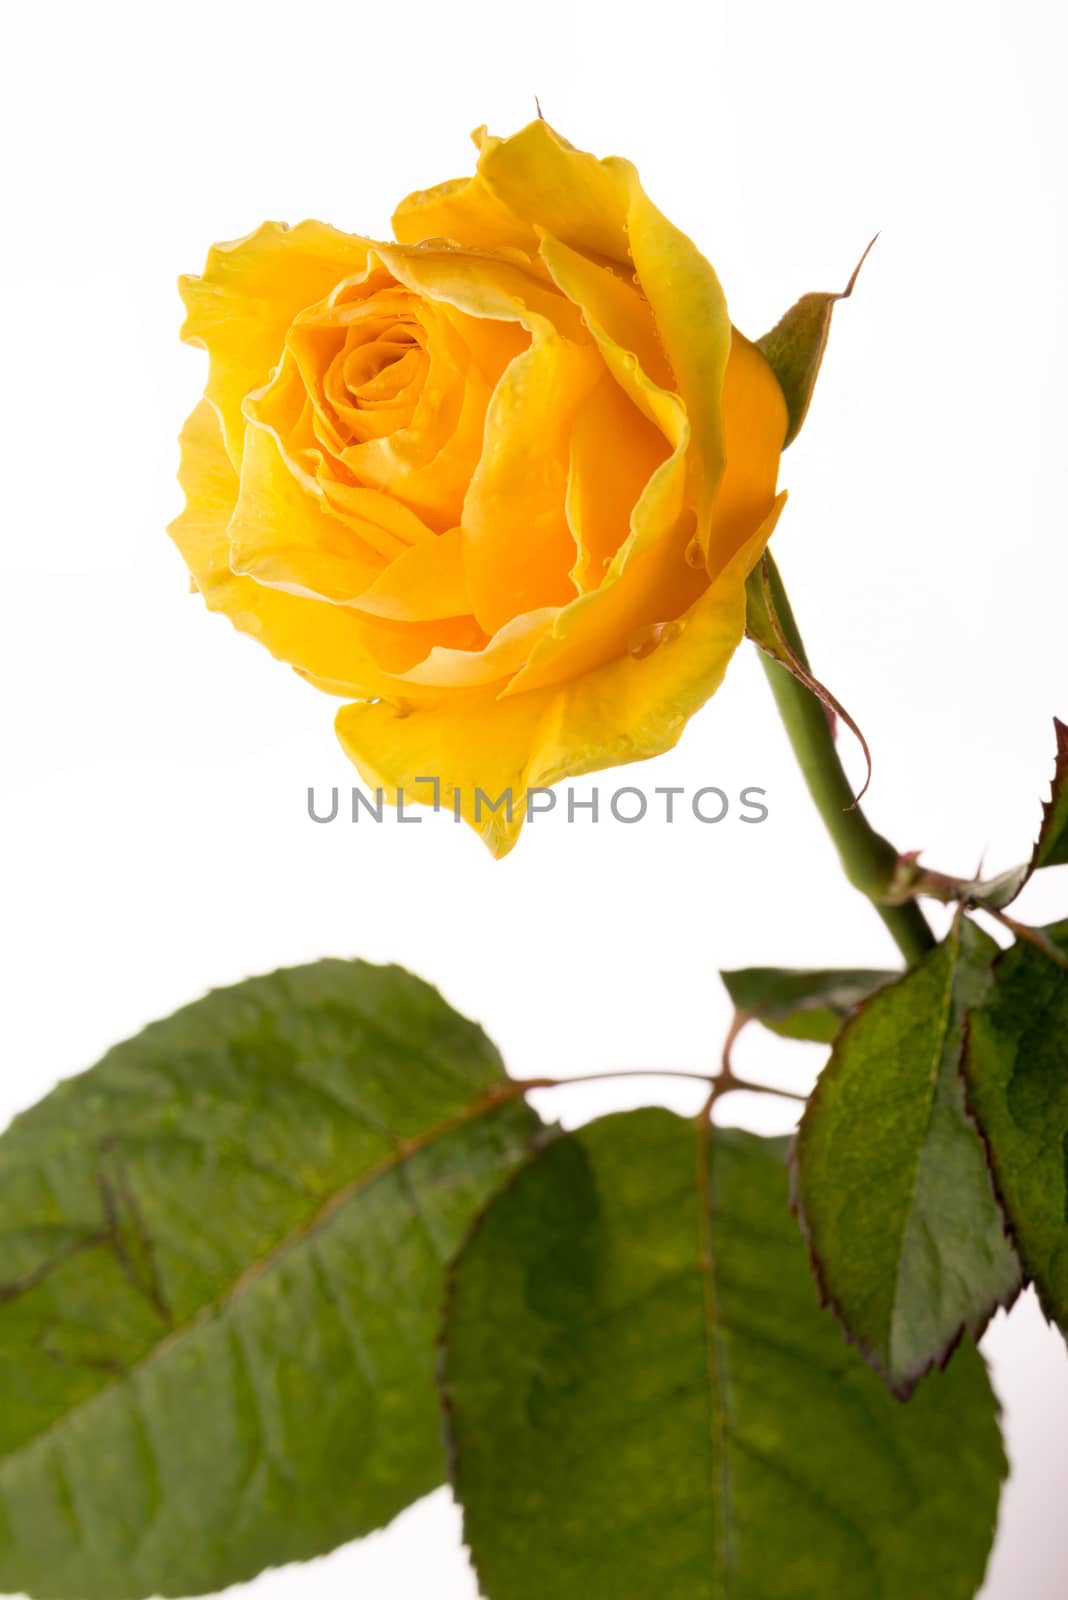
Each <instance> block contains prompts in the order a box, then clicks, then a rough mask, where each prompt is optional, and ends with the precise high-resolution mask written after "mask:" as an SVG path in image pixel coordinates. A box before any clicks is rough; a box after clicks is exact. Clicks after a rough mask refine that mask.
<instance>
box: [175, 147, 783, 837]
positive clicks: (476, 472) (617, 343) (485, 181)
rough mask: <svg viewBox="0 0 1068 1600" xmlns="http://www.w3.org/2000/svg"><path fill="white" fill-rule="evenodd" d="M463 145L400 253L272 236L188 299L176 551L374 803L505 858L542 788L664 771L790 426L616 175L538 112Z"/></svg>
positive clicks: (390, 247)
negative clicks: (627, 767)
mask: <svg viewBox="0 0 1068 1600" xmlns="http://www.w3.org/2000/svg"><path fill="white" fill-rule="evenodd" d="M476 140H477V143H478V145H479V151H480V154H479V160H478V168H477V171H476V174H475V176H474V177H473V178H470V179H461V180H458V181H455V182H452V183H446V184H442V185H441V186H440V187H438V188H436V189H430V190H426V191H425V192H421V193H418V194H414V195H412V196H410V198H409V199H407V200H405V201H404V202H403V203H402V205H401V206H400V207H399V209H398V210H397V212H396V214H395V216H394V219H393V226H394V232H395V234H396V242H391V243H385V244H382V243H377V242H375V241H373V240H370V239H363V238H359V237H357V236H355V235H353V234H348V233H340V232H338V231H337V230H336V229H334V228H331V227H328V226H326V225H325V224H324V223H320V222H303V223H300V224H299V225H298V226H297V227H294V228H286V227H283V226H282V225H280V224H277V223H266V224H265V225H264V226H263V227H262V228H260V229H258V230H257V231H256V232H255V233H253V234H250V235H249V236H248V238H246V239H241V240H239V241H238V242H237V243H235V244H226V245H219V246H216V247H215V248H214V249H213V250H212V251H211V252H210V254H209V256H208V262H207V266H206V268H205V271H204V274H203V276H202V277H190V278H186V279H184V280H183V282H182V294H183V297H184V300H185V303H186V307H187V310H188V318H187V321H186V323H185V326H184V328H183V337H185V338H186V339H188V340H189V341H190V342H191V343H194V344H199V345H203V346H206V348H207V351H208V355H209V359H210V365H209V376H208V383H207V389H206V393H205V398H204V400H203V401H202V402H201V403H200V405H198V406H197V408H196V410H195V411H194V412H193V414H192V416H191V417H190V418H189V420H188V422H187V424H186V426H185V429H184V431H183V434H182V466H181V480H182V484H183V487H184V488H185V491H186V498H187V505H186V509H185V511H184V512H183V514H182V515H181V516H180V517H179V518H178V519H177V521H176V522H175V523H174V524H173V525H172V528H171V533H172V535H173V537H174V539H175V541H176V542H177V544H178V547H179V549H180V550H181V552H182V555H183V556H184V558H185V560H186V562H187V564H188V566H189V568H190V571H191V572H192V575H193V578H194V580H195V583H196V586H197V588H198V589H199V591H200V593H201V594H202V595H203V597H204V600H205V601H206V603H207V605H208V606H210V607H211V608H212V609H213V610H218V611H222V612H225V614H226V615H227V616H228V617H229V618H230V620H231V622H233V623H234V625H235V626H236V627H238V628H240V629H241V630H242V631H244V632H246V633H250V634H252V635H253V636H254V637H255V638H257V639H259V640H260V642H261V643H262V644H265V645H266V646H267V648H268V649H269V650H270V651H271V652H272V653H273V654H274V655H276V656H278V657H280V658H281V659H282V660H283V661H287V662H289V663H291V665H292V666H294V667H295V668H296V669H297V671H298V672H300V673H301V674H302V675H303V676H304V677H305V678H307V679H308V681H309V682H310V683H313V684H314V685H315V686H316V687H317V688H319V689H323V690H326V691H327V692H329V693H331V694H336V695H342V696H344V697H345V699H346V700H348V701H350V702H352V703H350V704H347V705H345V706H343V707H342V708H341V710H340V712H339V713H338V717H337V731H338V735H339V737H340V739H341V743H342V745H343V746H344V748H345V750H346V752H347V753H348V754H349V756H350V757H351V758H352V760H353V761H354V762H355V764H356V766H357V767H358V768H359V771H360V773H361V774H362V775H363V777H364V779H365V780H366V781H367V782H368V783H369V784H370V785H372V786H373V787H379V786H380V787H382V788H383V789H384V790H385V792H386V794H387V796H388V797H389V798H390V799H391V800H392V801H393V802H394V803H395V802H396V796H397V793H398V791H403V795H404V798H405V800H406V801H414V800H424V801H430V800H432V799H433V798H434V796H435V792H437V794H439V795H440V799H441V802H442V803H443V804H445V805H450V806H451V805H453V804H454V803H455V804H456V805H457V806H458V808H459V809H460V810H461V811H462V814H463V815H464V816H465V817H466V818H467V820H468V821H470V822H472V823H473V824H474V825H475V826H476V827H477V828H478V829H479V831H480V833H481V834H482V835H483V837H484V838H485V839H486V841H487V843H488V844H489V845H490V847H491V849H492V850H493V851H494V852H495V853H496V854H498V855H502V854H504V852H505V851H506V850H508V849H509V848H510V847H511V845H512V844H514V842H515V839H516V837H517V835H518V832H519V828H520V826H521V824H522V820H523V815H524V797H525V795H526V792H527V791H528V790H529V789H532V788H535V787H540V786H543V785H548V784H551V783H554V782H556V781H557V780H558V779H560V778H564V777H567V776H570V775H575V774H579V773H585V772H591V771H593V770H595V769H598V768H602V767H609V766H614V765H616V764H617V763H620V762H625V761H636V760H641V759H643V758H645V757H647V756H653V755H657V754H659V753H660V752H661V751H663V750H666V749H668V748H669V747H670V746H671V745H673V744H674V743H675V742H676V740H677V739H678V737H679V734H680V733H681V731H682V729H683V727H684V726H685V724H686V722H687V720H688V719H689V717H690V716H692V714H693V713H694V712H695V711H696V710H697V709H698V707H700V706H701V705H702V704H703V703H704V702H705V700H706V699H707V698H708V697H709V695H711V694H712V692H713V691H714V690H715V689H716V688H717V686H718V685H719V683H720V681H721V679H722V677H723V674H724V671H725V669H726V665H727V662H728V660H729V658H730V656H731V654H732V652H733V651H734V649H735V648H736V646H737V645H738V643H739V641H740V640H741V638H742V635H743V631H744V626H745V595H744V589H745V580H746V577H747V576H748V574H749V572H750V571H751V570H752V568H753V566H754V565H755V563H756V562H757V561H758V560H759V558H760V554H761V551H762V550H763V547H764V545H765V543H766V541H767V539H768V537H769V535H770V533H771V530H772V527H773V526H774V523H775V519H776V517H777V515H778V512H779V510H780V508H781V504H782V500H783V498H784V497H783V496H779V497H778V498H776V477H777V472H778V463H779V454H780V451H781V449H782V446H783V440H784V436H785V432H786V421H787V418H786V405H785V402H784V400H783V397H782V393H781V391H780V389H779V386H778V384H777V382H776V380H775V377H774V376H773V374H772V372H771V369H770V367H769V366H768V365H767V363H766V361H765V360H764V358H763V356H762V355H761V354H760V352H759V351H758V350H757V349H756V347H755V346H754V345H753V344H751V343H750V342H749V341H748V340H747V339H745V338H743V337H742V335H741V334H739V333H738V332H737V331H736V330H734V329H732V327H731V323H730V320H729V318H728V315H727V309H726V305H725V302H724V298H723V293H722V290H721V289H720V285H719V282H718V280H717V278H716V275H715V273H714V272H713V270H712V268H711V267H710V266H709V264H708V262H707V261H706V260H705V259H704V257H703V256H702V255H701V254H700V253H699V251H698V250H697V249H696V248H695V246H694V245H693V244H692V243H691V241H690V240H689V239H688V238H686V236H685V235H684V234H682V233H680V232H679V230H678V229H677V228H675V227H673V226H672V224H671V223H670V222H668V221H667V220H666V218H665V217H663V216H662V215H661V213H660V212H659V211H658V210H657V209H656V207H655V206H654V205H653V204H652V202H651V201H650V200H649V199H648V198H647V197H646V195H645V194H644V192H643V190H642V188H641V185H640V183H639V181H638V176H637V173H636V172H635V170H634V168H633V167H632V166H631V165H630V164H629V163H628V162H626V161H621V160H618V159H615V158H612V159H609V160H606V161H598V160H596V159H595V158H594V157H593V156H590V155H586V154H584V153H583V152H581V151H578V150H575V149H573V148H572V147H571V146H570V145H568V144H567V143H566V142H565V141H564V140H563V139H561V138H560V136H559V135H558V134H556V133H554V132H553V130H552V129H551V128H550V127H549V126H548V124H547V123H545V122H542V121H538V122H534V123H532V124H531V125H530V126H529V127H527V128H524V129H523V131H522V132H521V133H518V134H516V135H515V137H514V138H511V139H503V140H502V139H495V138H490V137H487V136H486V134H485V133H484V132H481V133H479V134H478V135H476ZM431 779H436V780H438V783H437V784H436V785H435V784H433V783H431V781H430V780H431ZM505 792H508V793H509V794H510V796H511V806H510V810H511V816H510V817H509V815H508V809H509V808H508V807H505V806H501V807H499V808H498V809H497V810H492V809H490V807H489V805H488V804H487V803H486V801H485V799H484V798H483V797H484V796H488V797H489V799H490V800H491V801H493V800H496V799H497V798H498V797H499V796H500V795H502V794H503V793H505ZM454 797H455V799H454Z"/></svg>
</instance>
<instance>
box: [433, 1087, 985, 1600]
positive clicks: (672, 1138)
mask: <svg viewBox="0 0 1068 1600" xmlns="http://www.w3.org/2000/svg"><path fill="white" fill-rule="evenodd" d="M785 1154H786V1144H785V1141H782V1140H764V1139H758V1138H756V1137H755V1136H753V1135H752V1134H747V1133H741V1132H737V1131H733V1130H732V1131H729V1132H723V1131H716V1132H715V1133H711V1134H710V1133H709V1131H708V1130H707V1129H705V1130H702V1129H699V1128H698V1126H697V1124H696V1123H694V1122H690V1121H684V1120H683V1119H682V1118H679V1117H676V1116H673V1115H671V1114H670V1113H668V1112H666V1111H661V1110H655V1109H647V1110H644V1111H638V1112H631V1113H628V1114H625V1115H621V1116H613V1117H608V1118H606V1119H604V1120H603V1121H600V1122H596V1123H593V1124H591V1125H590V1126H588V1127H586V1128H583V1129H582V1130H581V1131H580V1132H579V1133H577V1134H571V1135H568V1136H567V1137H565V1138H562V1139H560V1140H558V1141H557V1142H555V1143H554V1144H552V1145H550V1146H549V1148H548V1149H547V1150H545V1151H544V1152H543V1153H542V1154H541V1155H540V1156H538V1157H537V1158H536V1159H535V1160H534V1161H533V1162H532V1163H530V1164H529V1165H528V1166H526V1167H525V1168H524V1169H522V1170H521V1171H520V1173H519V1175H518V1177H517V1178H516V1179H515V1180H514V1181H513V1183H512V1184H511V1185H510V1186H509V1187H508V1188H507V1189H506V1190H505V1191H504V1192H503V1193H502V1194H501V1195H500V1196H499V1197H498V1198H497V1199H496V1200H495V1201H494V1202H493V1203H492V1204H491V1206H490V1207H489V1209H488V1211H487V1212H486V1214H485V1216H484V1217H483V1219H482V1221H481V1222H480V1224H478V1225H477V1226H476V1228H475V1229H474V1231H473V1233H472V1235H471V1238H470V1240H469V1241H468V1243H467V1245H466V1246H465V1248H464V1250H463V1252H462V1254H461V1256H460V1258H459V1262H458V1264H457V1266H456V1268H455V1269H454V1277H453V1284H452V1291H451V1298H450V1304H449V1307H448V1312H447V1317H446V1324H445V1348H444V1355H443V1388H444V1397H445V1402H446V1408H447V1415H448V1417H449V1427H450V1432H451V1443H452V1458H453V1474H454V1481H455V1484H456V1488H457V1491H458V1493H459V1496H460V1499H461V1500H462V1502H463V1506H464V1512H465V1531H466V1537H467V1540H468V1543H469V1545H470V1547H471V1550H472V1553H473V1556H474V1560H475V1565H476V1567H477V1569H478V1574H479V1578H480V1582H481V1588H482V1592H483V1594H485V1595H486V1596H488V1597H489V1600H545V1597H546V1596H552V1600H590V1597H592V1596H602V1595H611V1596H612V1597H613V1600H728V1597H729V1600H770V1597H771V1596H774V1597H775V1600H813V1597H814V1596H820V1597H823V1596H833V1597H834V1600H873V1597H874V1596H883V1597H885V1600H905V1597H910V1600H911V1597H913V1596H921V1595H924V1596H926V1595H932V1596H933V1595H937V1596H938V1600H966V1597H968V1596H971V1595H972V1594H974V1592H975V1590H976V1588H977V1587H978V1585H979V1583H980V1581H981V1578H982V1574H983V1570H984V1567H985V1564H986V1559H987V1553H988V1551H989V1548H990V1543H991V1538H992V1534H993V1529H994V1522H995V1516H996V1510H997V1501H998V1489H999V1484H1000V1481H1001V1479H1002V1478H1003V1477H1004V1475H1005V1471H1006V1464H1005V1460H1004V1455H1003V1452H1002V1448H1001V1442H1000V1438H999V1433H998V1427H997V1420H996V1411H997V1408H996V1402H995V1400H994V1397H993V1395H992V1393H991V1390H990V1385H989V1382H988V1380H987V1377H986V1372H985V1369H984V1367H983V1363H982V1360H981V1359H980V1357H979V1356H978V1355H977V1353H976V1351H975V1350H974V1348H971V1347H966V1348H963V1349H962V1350H961V1351H960V1352H959V1354H958V1356H957V1359H956V1360H955V1361H954V1362H953V1364H952V1366H951V1367H950V1368H949V1369H948V1370H947V1371H946V1372H945V1373H942V1374H938V1375H935V1376H933V1377H931V1378H930V1379H928V1381H927V1382H926V1383H924V1384H923V1385H922V1387H921V1388H920V1389H919V1390H918V1391H917V1394H916V1396H915V1398H914V1400H913V1401H912V1403H911V1404H910V1405H908V1406H901V1405H899V1404H898V1403H897V1402H896V1401H894V1400H893V1399H892V1398H891V1397H890V1396H889V1395H888V1394H887V1392H886V1390H885V1389H884V1387H883V1386H882V1384H881V1383H880V1382H879V1380H878V1378H876V1377H875V1376H874V1374H873V1373H872V1372H871V1371H869V1369H868V1368H867V1367H866V1366H865V1365H864V1363H863V1362H862V1361H860V1360H859V1359H858V1357H857V1356H856V1354H855V1353H854V1352H853V1351H851V1350H850V1349H849V1347H848V1345H847V1344H846V1343H845V1341H844V1340H843V1339H842V1337H841V1334H840V1333H839V1331H838V1329H837V1328H836V1326H835V1324H834V1321H833V1319H832V1318H831V1317H829V1316H828V1315H827V1314H826V1313H825V1312H823V1311H821V1310H820V1308H819V1304H818V1300H817V1294H816V1289H815V1285H814V1284H813V1281H812V1278H811V1275H810V1273H809V1270H808V1265H807V1262H806V1260H805V1251H804V1245H803V1243H802V1241H801V1239H800V1238H799V1236H798V1232H797V1228H796V1226H795V1225H794V1223H793V1221H792V1219H791V1217H790V1215H789V1210H788V1195H787V1189H788V1183H787V1175H786V1172H785V1170H784V1161H785Z"/></svg>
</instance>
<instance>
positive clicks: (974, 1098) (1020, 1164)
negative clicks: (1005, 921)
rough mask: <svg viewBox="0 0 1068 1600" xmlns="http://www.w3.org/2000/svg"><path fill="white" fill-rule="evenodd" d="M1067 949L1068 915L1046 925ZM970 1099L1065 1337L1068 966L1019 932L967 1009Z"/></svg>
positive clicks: (1019, 1238)
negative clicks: (986, 988)
mask: <svg viewBox="0 0 1068 1600" xmlns="http://www.w3.org/2000/svg"><path fill="white" fill-rule="evenodd" d="M1042 934H1043V936H1044V937H1045V939H1046V940H1047V941H1048V943H1049V946H1050V947H1051V949H1053V950H1055V951H1056V950H1059V951H1063V952H1065V954H1068V922H1062V923H1058V924H1056V925H1054V926H1053V927H1051V928H1046V929H1043V930H1042ZM964 1072H965V1079H966V1083H967V1091H968V1103H969V1105H970V1107H971V1109H972V1111H973V1112H974V1114H975V1116H976V1118H977V1119H978V1122H979V1125H980V1127H981V1129H982V1132H983V1136H984V1138H985V1139H986V1143H987V1149H988V1152H989V1156H990V1165H991V1170H992V1172H993V1176H994V1183H995V1186H996V1188H997V1191H998V1194H999V1195H1000V1197H1001V1203H1002V1205H1003V1207H1004V1209H1005V1213H1006V1215H1007V1217H1008V1219H1009V1223H1010V1225H1011V1227H1012V1231H1013V1234H1014V1236H1015V1239H1016V1247H1017V1249H1018V1251H1019V1253H1020V1259H1021V1261H1022V1262H1023V1266H1024V1271H1025V1272H1026V1274H1027V1276H1028V1277H1029V1278H1031V1279H1033V1280H1034V1284H1035V1287H1036V1289H1037V1291H1038V1296H1039V1299H1040V1301H1041V1302H1042V1306H1043V1308H1044V1310H1045V1312H1046V1315H1047V1316H1048V1317H1049V1318H1050V1320H1051V1321H1054V1322H1056V1323H1057V1324H1058V1325H1059V1327H1060V1329H1061V1332H1062V1333H1063V1334H1065V1336H1066V1337H1068V970H1066V968H1065V967H1064V966H1061V965H1059V964H1058V962H1057V961H1056V960H1055V959H1053V957H1052V955H1051V954H1048V953H1047V952H1046V950H1043V949H1040V948H1037V947H1036V946H1035V945H1033V944H1031V943H1029V942H1026V941H1021V942H1020V943H1019V944H1015V945H1013V946H1012V947H1011V949H1009V950H1007V951H1006V952H1005V954H1004V955H1003V956H1001V958H1000V959H999V960H998V962H997V965H996V966H995V968H994V985H993V988H992V990H991V993H990V996H989V998H988V1000H987V1002H986V1004H985V1005H984V1006H982V1007H981V1008H980V1009H979V1010H976V1011H973V1012H972V1015H971V1017H970V1019H969V1028H968V1042H967V1048H966V1051H965V1061H964Z"/></svg>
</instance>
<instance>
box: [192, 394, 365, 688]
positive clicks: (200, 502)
mask: <svg viewBox="0 0 1068 1600" xmlns="http://www.w3.org/2000/svg"><path fill="white" fill-rule="evenodd" d="M181 445H182V456H181V466H180V469H179V474H178V476H179V481H180V483H181V485H182V487H183V489H184V490H185V494H186V507H185V510H184V511H183V512H182V513H181V515H180V516H178V517H176V518H175V520H174V521H173V522H172V523H171V525H170V528H169V529H168V532H169V533H170V535H171V538H172V539H173V540H174V542H175V544H176V545H177V546H178V549H179V550H180V551H181V554H182V557H183V559H184V560H185V563H186V565H187V566H188V568H189V570H190V572H191V573H192V575H193V578H194V581H195V582H196V586H197V588H198V590H199V591H200V593H201V595H202V596H203V598H204V602H205V604H206V605H207V606H208V608H209V609H210V610H212V611H221V612H223V613H224V614H225V615H226V616H227V617H228V618H229V620H230V621H231V622H232V623H233V625H234V627H235V628H238V629H240V631H241V632H242V633H248V634H251V635H252V636H253V637H254V638H255V639H257V640H258V641H259V642H260V644H262V645H265V646H266V648H267V649H268V650H269V651H270V652H271V654H272V655H275V656H277V657H279V658H280V659H281V660H283V661H288V662H289V663H290V664H291V665H293V666H295V667H296V668H297V669H298V670H299V671H302V672H303V673H304V674H305V675H311V676H312V677H314V678H315V679H316V680H317V681H320V683H321V684H322V685H323V686H326V685H329V687H330V688H331V690H332V692H334V693H336V694H348V695H359V696H364V697H368V698H370V697H374V696H376V695H382V694H386V693H389V692H391V691H392V689H393V685H392V682H391V680H390V679H389V677H388V676H387V675H386V674H384V673H383V672H382V671H381V669H380V668H379V667H378V665H377V664H376V662H375V661H374V658H373V657H372V655H371V653H370V651H369V649H368V648H367V642H366V640H367V633H366V630H365V627H364V625H363V624H362V623H361V621H360V619H359V618H358V617H357V616H356V615H355V613H353V612H351V611H348V610H346V609H345V608H344V607H343V606H329V605H324V604H323V603H322V602H321V601H315V600H305V599H300V598H298V597H296V596H293V595H288V594H283V593H281V592H280V591H279V590H277V589H269V588H267V587H265V586H264V585H263V584H259V583H256V582H255V581H254V580H253V579H252V578H243V577H237V576H235V574H234V573H233V572H232V571H231V570H230V540H229V536H228V533H227V528H228V525H229V522H230V517H231V515H232V512H233V508H234V504H235V502H236V499H237V488H238V484H237V476H236V474H235V472H234V469H233V466H232V465H231V462H230V458H229V456H228V455H227V453H226V449H225V447H224V445H223V437H222V430H221V427H220V424H219V418H218V415H217V414H216V412H215V410H214V408H213V407H212V406H211V405H209V403H208V402H207V401H206V400H202V401H201V402H200V404H199V405H198V406H197V407H196V409H195V410H194V411H193V412H192V414H191V415H190V416H189V418H188V419H187V421H186V424H185V427H184V428H183V429H182V436H181Z"/></svg>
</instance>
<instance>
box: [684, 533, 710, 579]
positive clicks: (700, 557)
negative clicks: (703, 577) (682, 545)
mask: <svg viewBox="0 0 1068 1600" xmlns="http://www.w3.org/2000/svg"><path fill="white" fill-rule="evenodd" d="M685 560H686V565H687V566H688V567H693V569H694V571H695V572H699V571H700V570H701V568H702V567H703V566H704V565H705V552H704V550H703V549H702V548H701V541H700V539H697V538H694V539H691V540H690V542H689V544H688V545H687V546H686V555H685Z"/></svg>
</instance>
